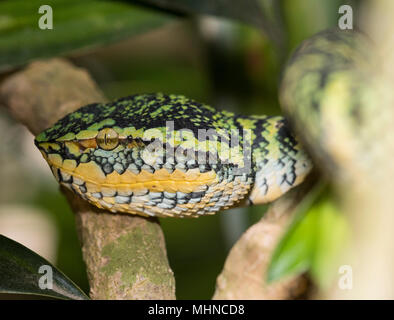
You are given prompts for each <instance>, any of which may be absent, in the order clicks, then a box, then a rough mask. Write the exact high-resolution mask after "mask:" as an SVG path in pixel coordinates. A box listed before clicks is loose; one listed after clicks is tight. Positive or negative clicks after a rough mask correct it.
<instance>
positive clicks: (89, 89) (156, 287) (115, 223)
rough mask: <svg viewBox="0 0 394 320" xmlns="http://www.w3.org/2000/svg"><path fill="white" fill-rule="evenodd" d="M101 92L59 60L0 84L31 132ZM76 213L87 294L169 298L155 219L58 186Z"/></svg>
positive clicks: (2, 96)
mask: <svg viewBox="0 0 394 320" xmlns="http://www.w3.org/2000/svg"><path fill="white" fill-rule="evenodd" d="M103 101H105V97H104V96H103V94H102V92H101V91H100V90H99V88H98V87H97V85H96V84H95V82H94V81H93V80H92V78H91V77H90V76H89V74H88V73H87V72H86V71H85V70H82V69H80V68H76V67H75V66H73V65H71V64H70V63H68V62H67V61H65V60H62V59H52V60H47V61H37V62H33V63H31V64H30V65H29V66H27V67H26V68H25V69H24V70H21V71H19V72H17V73H15V74H13V75H11V76H9V77H8V78H7V79H6V80H5V81H3V83H1V84H0V104H2V105H4V106H5V107H6V108H8V110H9V111H10V113H11V114H12V115H13V116H14V117H15V119H16V120H17V121H19V122H21V123H23V124H24V125H26V126H27V127H28V128H29V130H30V131H31V132H32V133H33V134H34V135H36V134H38V133H39V132H41V131H42V130H44V129H46V128H47V127H49V126H51V125H52V124H54V123H55V122H56V121H57V120H58V119H60V118H61V117H63V116H64V115H66V114H67V113H69V112H72V111H74V110H76V109H78V108H79V107H81V106H82V105H85V104H88V103H93V102H103ZM63 192H64V193H65V194H66V196H67V199H68V200H69V202H70V204H71V207H72V209H73V211H74V213H75V216H76V223H77V228H78V234H79V237H80V241H81V244H82V252H83V257H84V260H85V263H86V266H87V273H88V278H89V284H90V296H91V298H92V299H175V280H174V276H173V272H172V270H171V268H170V266H169V263H168V259H167V253H166V247H165V241H164V236H163V232H162V230H161V228H160V225H159V223H158V220H157V219H146V218H143V217H139V216H131V215H122V214H113V213H111V212H107V211H104V210H99V209H96V208H95V207H93V206H91V205H89V204H88V203H87V202H85V201H83V200H80V199H79V198H78V197H76V196H74V195H73V194H72V193H70V192H67V191H65V190H63Z"/></svg>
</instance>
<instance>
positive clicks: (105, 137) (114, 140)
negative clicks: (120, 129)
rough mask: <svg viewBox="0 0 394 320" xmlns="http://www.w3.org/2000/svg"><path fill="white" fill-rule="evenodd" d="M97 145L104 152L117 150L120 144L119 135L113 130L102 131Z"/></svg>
mask: <svg viewBox="0 0 394 320" xmlns="http://www.w3.org/2000/svg"><path fill="white" fill-rule="evenodd" d="M96 142H97V145H98V146H99V147H100V148H101V149H104V150H112V149H115V148H116V147H117V146H118V144H119V138H118V133H117V132H116V131H115V130H114V129H111V128H105V129H103V130H100V131H99V133H98V134H97V137H96Z"/></svg>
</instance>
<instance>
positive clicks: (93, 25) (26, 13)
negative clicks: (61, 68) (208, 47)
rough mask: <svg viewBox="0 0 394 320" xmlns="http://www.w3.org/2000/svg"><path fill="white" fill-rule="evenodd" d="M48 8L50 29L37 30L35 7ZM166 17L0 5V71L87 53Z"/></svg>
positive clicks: (52, 1) (97, 8)
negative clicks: (44, 59) (29, 62)
mask: <svg viewBox="0 0 394 320" xmlns="http://www.w3.org/2000/svg"><path fill="white" fill-rule="evenodd" d="M43 4H46V5H50V6H51V7H52V9H53V21H54V28H53V30H41V29H39V27H38V18H39V17H40V15H39V14H38V8H39V7H40V6H41V5H43ZM169 20H170V18H169V17H168V16H167V15H165V14H160V13H158V12H151V11H150V10H145V9H142V8H136V7H133V6H130V5H128V4H125V3H121V2H116V1H113V2H112V1H100V0H84V1H79V0H48V1H45V3H43V2H42V1H41V0H29V1H23V0H6V1H1V2H0V52H1V55H0V70H2V69H6V68H10V67H14V66H19V65H21V64H23V63H26V62H28V61H31V60H33V59H37V58H47V57H52V56H56V55H59V54H65V53H70V52H72V51H75V50H77V49H87V48H89V49H92V48H95V47H98V46H102V45H105V44H108V43H111V42H114V41H118V40H120V39H124V38H126V37H129V36H131V35H135V34H138V33H142V32H146V31H148V30H150V29H153V28H156V27H158V26H160V25H162V24H163V23H165V22H167V21H169Z"/></svg>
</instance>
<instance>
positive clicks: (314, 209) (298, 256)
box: [267, 185, 349, 288]
mask: <svg viewBox="0 0 394 320" xmlns="http://www.w3.org/2000/svg"><path fill="white" fill-rule="evenodd" d="M348 238H349V228H348V225H347V222H346V219H345V216H344V215H343V214H342V213H341V212H340V211H339V210H338V206H337V205H336V203H335V200H334V198H333V196H332V194H331V193H330V192H329V190H328V188H327V187H325V186H323V185H320V186H317V187H315V188H314V189H313V190H312V191H311V192H310V193H309V194H308V195H307V196H306V197H305V198H304V199H303V201H302V202H301V203H300V204H299V205H298V207H297V209H296V214H295V218H294V220H293V222H292V224H291V225H290V227H289V228H288V230H287V231H286V233H285V235H284V236H283V238H282V239H281V241H280V243H279V244H278V246H277V248H276V249H275V252H274V254H273V256H272V260H271V263H270V266H269V269H268V273H267V278H268V281H270V282H271V281H275V280H278V279H280V278H282V277H286V276H290V275H297V274H301V273H304V272H307V271H309V272H310V274H311V276H312V278H313V280H314V281H315V283H316V284H318V285H319V286H320V287H326V288H327V287H328V286H329V285H331V283H332V280H333V277H334V275H335V274H336V271H337V270H338V268H335V266H336V262H337V261H338V258H339V257H340V254H341V253H342V252H343V250H344V249H345V248H346V244H347V239H348Z"/></svg>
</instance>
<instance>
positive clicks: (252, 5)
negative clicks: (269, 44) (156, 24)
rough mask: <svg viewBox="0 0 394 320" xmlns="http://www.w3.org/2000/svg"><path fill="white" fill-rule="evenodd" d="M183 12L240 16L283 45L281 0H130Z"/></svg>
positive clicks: (228, 16)
mask: <svg viewBox="0 0 394 320" xmlns="http://www.w3.org/2000/svg"><path fill="white" fill-rule="evenodd" d="M130 1H132V2H136V3H143V4H147V5H150V6H154V7H157V8H159V9H162V10H169V11H174V12H177V13H181V14H207V15H215V16H219V17H224V18H229V19H235V20H239V21H241V22H244V23H248V24H250V25H253V26H255V27H257V28H259V29H260V30H262V31H263V32H265V33H266V35H268V36H269V37H270V38H271V40H273V41H274V42H275V43H276V44H277V45H278V46H279V47H282V45H283V26H282V20H281V14H280V8H279V1H278V0H197V1H196V0H130Z"/></svg>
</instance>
